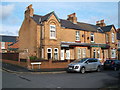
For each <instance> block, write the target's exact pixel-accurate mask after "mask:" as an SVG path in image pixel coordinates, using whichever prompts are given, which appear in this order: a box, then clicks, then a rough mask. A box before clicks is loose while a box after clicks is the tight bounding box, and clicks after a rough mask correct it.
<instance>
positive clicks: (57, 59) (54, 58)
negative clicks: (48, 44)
mask: <svg viewBox="0 0 120 90" xmlns="http://www.w3.org/2000/svg"><path fill="white" fill-rule="evenodd" d="M55 49H57V52H56V51H55ZM56 53H57V59H55V54H56ZM58 59H59V53H58V48H54V60H58Z"/></svg>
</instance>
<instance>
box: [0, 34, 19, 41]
mask: <svg viewBox="0 0 120 90" xmlns="http://www.w3.org/2000/svg"><path fill="white" fill-rule="evenodd" d="M0 38H1V40H0V42H16V40H17V36H5V35H0Z"/></svg>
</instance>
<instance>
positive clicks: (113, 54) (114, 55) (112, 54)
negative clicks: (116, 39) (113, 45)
mask: <svg viewBox="0 0 120 90" xmlns="http://www.w3.org/2000/svg"><path fill="white" fill-rule="evenodd" d="M111 58H116V50H115V49H112V50H111Z"/></svg>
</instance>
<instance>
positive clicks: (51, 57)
mask: <svg viewBox="0 0 120 90" xmlns="http://www.w3.org/2000/svg"><path fill="white" fill-rule="evenodd" d="M48 49H50V50H51V52H48ZM48 53H51V58H52V48H47V54H48Z"/></svg>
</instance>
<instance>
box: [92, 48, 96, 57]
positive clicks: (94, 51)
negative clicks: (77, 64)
mask: <svg viewBox="0 0 120 90" xmlns="http://www.w3.org/2000/svg"><path fill="white" fill-rule="evenodd" d="M94 53H95V55H94ZM94 56H95V57H94ZM93 58H96V49H94V50H93Z"/></svg>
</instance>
